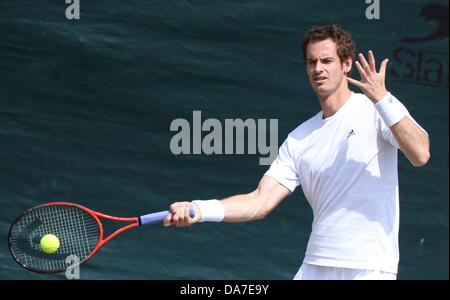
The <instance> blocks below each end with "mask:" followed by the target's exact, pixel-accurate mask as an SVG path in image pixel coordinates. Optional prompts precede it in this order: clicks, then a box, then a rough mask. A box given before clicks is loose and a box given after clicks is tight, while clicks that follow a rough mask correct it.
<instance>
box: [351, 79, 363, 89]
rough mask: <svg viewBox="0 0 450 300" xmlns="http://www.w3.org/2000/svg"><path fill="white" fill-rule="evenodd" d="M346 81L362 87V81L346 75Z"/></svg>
mask: <svg viewBox="0 0 450 300" xmlns="http://www.w3.org/2000/svg"><path fill="white" fill-rule="evenodd" d="M347 80H348V82H350V83H351V84H353V85H356V86H357V87H359V88H361V87H362V83H361V82H359V81H358V80H355V79H353V78H350V77H347Z"/></svg>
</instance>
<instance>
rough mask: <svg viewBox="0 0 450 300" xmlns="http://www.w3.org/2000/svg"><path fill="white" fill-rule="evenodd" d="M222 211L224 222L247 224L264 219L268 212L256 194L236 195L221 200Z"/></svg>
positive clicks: (263, 202)
mask: <svg viewBox="0 0 450 300" xmlns="http://www.w3.org/2000/svg"><path fill="white" fill-rule="evenodd" d="M221 202H222V204H223V206H224V210H225V216H224V222H248V221H254V220H259V219H262V218H264V217H265V216H266V215H267V214H268V212H269V210H268V209H267V208H266V206H265V205H264V204H265V201H262V200H261V199H260V198H258V192H257V191H254V192H251V193H248V194H242V195H236V196H231V197H228V198H225V199H223V200H221Z"/></svg>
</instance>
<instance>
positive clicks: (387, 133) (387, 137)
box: [378, 95, 428, 148]
mask: <svg viewBox="0 0 450 300" xmlns="http://www.w3.org/2000/svg"><path fill="white" fill-rule="evenodd" d="M392 101H393V103H394V104H395V106H396V107H397V109H399V110H401V111H402V112H404V114H405V115H406V116H407V117H408V118H409V119H410V120H411V121H413V122H414V124H416V125H417V126H419V128H420V129H422V130H423V132H425V134H426V135H428V133H427V132H426V131H425V129H423V128H422V127H421V126H420V125H419V124H418V123H417V122H416V120H414V118H413V117H412V116H411V114H410V113H409V111H408V109H406V107H405V106H404V105H403V104H402V103H401V102H400V101H399V100H398V99H397V98H395V97H394V96H393V95H392ZM378 118H379V124H380V126H381V136H382V139H383V140H384V141H385V142H388V143H389V144H391V145H392V146H394V147H396V148H400V146H399V145H398V142H397V140H396V139H395V137H394V135H393V134H392V131H391V129H390V128H389V127H388V126H386V124H385V123H384V121H383V120H382V119H381V116H380V115H378Z"/></svg>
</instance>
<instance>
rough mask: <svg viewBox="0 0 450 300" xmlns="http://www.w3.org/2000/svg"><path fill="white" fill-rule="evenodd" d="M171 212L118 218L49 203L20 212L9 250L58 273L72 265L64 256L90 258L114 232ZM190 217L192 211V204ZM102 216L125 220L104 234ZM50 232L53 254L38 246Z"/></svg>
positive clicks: (31, 266)
mask: <svg viewBox="0 0 450 300" xmlns="http://www.w3.org/2000/svg"><path fill="white" fill-rule="evenodd" d="M169 214H170V211H168V210H166V211H160V212H155V213H151V214H147V215H143V216H140V217H131V218H121V217H113V216H109V215H105V214H103V213H100V212H95V211H93V210H91V209H89V208H86V207H84V206H81V205H78V204H74V203H68V202H52V203H46V204H43V205H40V206H36V207H33V208H31V209H29V210H27V211H25V212H24V213H22V214H21V215H20V216H19V217H17V219H16V220H15V221H14V223H13V224H12V225H11V227H10V229H9V235H8V242H9V250H10V252H11V255H12V257H13V258H14V260H15V261H17V262H18V263H19V265H21V266H22V267H24V268H25V269H27V270H29V271H32V272H37V273H47V274H49V273H57V272H63V271H65V270H67V268H69V267H73V266H74V265H73V263H72V262H71V261H70V260H69V262H68V261H66V259H67V257H69V256H71V255H75V257H77V260H78V261H79V263H78V264H77V265H79V264H82V263H84V262H86V261H88V260H89V259H90V258H92V257H93V256H94V255H95V254H96V253H97V251H98V250H99V249H100V248H101V247H103V246H104V245H105V244H106V243H108V242H109V241H111V240H112V239H113V238H114V237H116V236H117V235H119V234H121V233H123V232H125V231H127V230H129V229H131V228H134V227H138V226H141V225H148V224H157V223H161V222H162V221H163V220H164V219H165V218H166V217H167V216H168V215H169ZM189 215H190V217H191V218H193V217H194V216H195V211H194V209H193V208H192V207H191V208H190V211H189ZM101 218H103V219H108V220H112V221H116V222H123V223H127V224H126V225H123V226H122V227H121V228H119V229H117V230H116V231H114V232H113V233H111V234H110V235H109V236H107V237H105V236H104V230H103V224H102V221H101ZM47 234H53V235H55V236H56V237H57V238H58V239H59V243H60V246H59V248H58V250H57V251H56V252H54V253H51V254H49V253H46V252H44V251H43V250H42V249H41V246H40V240H41V238H42V237H43V236H44V235H47Z"/></svg>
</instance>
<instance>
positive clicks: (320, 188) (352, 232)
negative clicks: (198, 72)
mask: <svg viewBox="0 0 450 300" xmlns="http://www.w3.org/2000/svg"><path fill="white" fill-rule="evenodd" d="M302 48H303V59H304V61H305V63H306V72H307V74H308V78H309V82H310V84H311V87H312V88H313V90H314V91H315V92H316V94H317V98H318V100H319V103H320V106H321V108H322V110H321V111H320V112H319V113H317V114H316V115H314V116H313V117H312V118H310V119H309V120H307V121H305V122H303V123H302V124H301V125H300V126H298V127H297V128H296V129H294V130H293V131H292V132H291V133H290V134H289V135H288V137H287V138H286V140H285V141H284V142H283V144H282V145H281V147H280V149H279V153H278V156H277V158H276V160H275V161H274V162H273V163H272V165H271V166H270V168H269V170H268V171H267V172H266V173H265V174H264V176H263V177H262V179H261V181H260V182H259V185H258V187H257V188H256V189H255V190H254V191H252V192H250V193H248V194H242V195H236V196H232V197H229V198H226V199H223V200H220V201H219V200H217V199H213V200H195V201H192V202H176V203H173V204H172V205H171V211H172V214H171V215H169V216H168V217H167V218H166V219H165V221H164V224H165V226H170V225H176V226H180V227H182V226H188V225H191V224H194V223H196V222H207V221H210V222H222V221H225V222H245V221H253V220H258V219H262V218H264V217H265V216H267V215H268V214H269V213H270V212H271V211H272V210H273V209H274V208H275V207H276V206H277V205H278V204H279V203H280V202H281V201H282V200H283V199H284V198H286V196H288V195H289V194H290V193H292V192H293V191H294V189H295V188H296V187H297V186H299V185H300V186H301V187H302V189H303V193H304V194H305V197H306V199H307V200H308V202H309V204H310V206H311V208H312V210H313V215H314V219H313V223H312V232H311V235H310V238H309V241H308V245H307V249H306V253H305V256H304V260H303V264H302V265H301V266H300V269H299V270H298V272H297V274H296V275H295V277H294V279H313V280H315V279H396V276H397V266H398V262H399V246H398V232H399V189H398V175H397V152H398V151H397V149H400V150H401V151H402V152H403V153H404V154H405V155H406V157H407V158H408V160H409V161H410V162H411V164H412V165H413V166H416V167H419V166H423V165H425V164H426V163H427V162H428V160H429V158H430V152H429V140H428V134H427V133H426V131H425V130H424V129H422V128H421V127H420V126H419V125H418V124H417V122H416V121H415V120H414V119H413V118H412V117H411V115H410V113H409V112H408V110H407V109H406V108H405V106H404V105H403V104H402V103H401V102H400V101H399V100H398V99H397V98H396V97H395V96H394V95H393V94H392V93H390V92H389V91H388V90H387V89H386V85H385V75H386V67H387V64H388V60H387V59H385V60H383V61H382V62H381V66H380V68H379V70H378V71H377V70H376V61H375V57H374V54H373V53H372V51H369V52H368V55H367V58H366V57H365V56H364V55H363V54H359V55H358V61H356V62H355V66H356V68H357V70H358V72H359V74H360V77H361V79H360V80H359V81H358V80H355V79H352V78H350V71H351V70H352V64H353V62H354V60H355V57H354V56H355V43H354V41H353V39H352V37H351V36H350V34H349V33H348V32H345V31H344V30H342V29H341V28H339V27H338V26H335V25H332V26H322V27H313V28H311V29H310V30H309V31H308V32H307V33H306V35H305V37H304V40H303V44H302ZM349 83H350V84H353V85H355V86H356V87H358V88H360V89H361V90H362V92H363V93H356V92H353V91H351V90H350V89H349ZM190 205H193V206H194V208H195V209H196V210H197V211H198V212H199V213H198V214H197V216H196V217H195V218H192V219H191V218H189V207H190Z"/></svg>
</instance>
